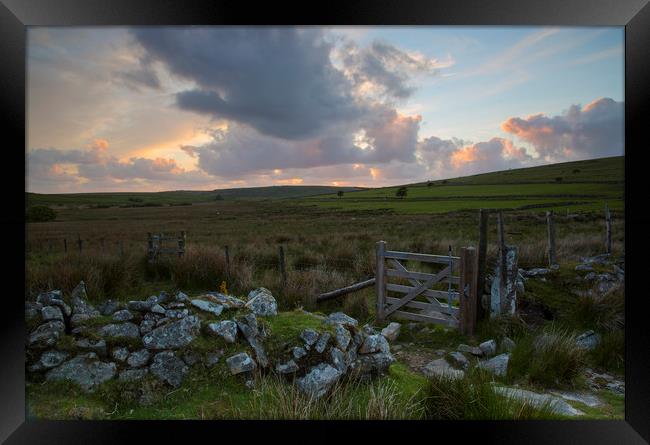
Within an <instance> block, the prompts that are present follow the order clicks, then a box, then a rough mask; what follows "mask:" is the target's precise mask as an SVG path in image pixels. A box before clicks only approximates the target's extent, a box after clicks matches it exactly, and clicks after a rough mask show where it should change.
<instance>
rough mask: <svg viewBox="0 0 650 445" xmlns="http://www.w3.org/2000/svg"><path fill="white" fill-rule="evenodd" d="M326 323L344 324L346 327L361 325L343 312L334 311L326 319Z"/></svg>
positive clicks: (324, 321)
mask: <svg viewBox="0 0 650 445" xmlns="http://www.w3.org/2000/svg"><path fill="white" fill-rule="evenodd" d="M323 323H325V324H342V325H343V326H345V327H349V328H354V327H356V326H358V325H359V322H358V321H357V320H355V319H354V318H352V317H350V316H349V315H346V314H344V313H343V312H334V313H332V314H329V315H328V316H327V318H325V320H323Z"/></svg>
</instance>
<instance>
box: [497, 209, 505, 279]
mask: <svg viewBox="0 0 650 445" xmlns="http://www.w3.org/2000/svg"><path fill="white" fill-rule="evenodd" d="M503 226H504V223H503V213H502V212H499V213H497V243H498V245H499V262H500V263H501V277H500V278H501V283H505V282H506V273H507V272H506V268H507V264H506V239H505V235H504V230H505V229H504V227H503Z"/></svg>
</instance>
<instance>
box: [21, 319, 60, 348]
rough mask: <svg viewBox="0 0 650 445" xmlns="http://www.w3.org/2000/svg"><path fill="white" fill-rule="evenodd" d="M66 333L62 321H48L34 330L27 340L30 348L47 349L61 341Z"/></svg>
mask: <svg viewBox="0 0 650 445" xmlns="http://www.w3.org/2000/svg"><path fill="white" fill-rule="evenodd" d="M64 332H65V325H64V324H63V322H61V321H48V322H46V323H43V324H42V325H40V326H38V327H37V328H36V329H34V330H33V331H32V332H31V334H29V337H28V339H27V342H28V345H29V346H30V347H41V348H46V347H48V346H53V345H55V344H56V342H57V341H59V338H60V337H61V335H62V334H63V333H64Z"/></svg>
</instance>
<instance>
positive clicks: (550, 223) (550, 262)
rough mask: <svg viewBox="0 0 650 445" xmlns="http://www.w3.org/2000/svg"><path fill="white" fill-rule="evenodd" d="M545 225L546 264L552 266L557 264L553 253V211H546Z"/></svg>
mask: <svg viewBox="0 0 650 445" xmlns="http://www.w3.org/2000/svg"><path fill="white" fill-rule="evenodd" d="M546 226H547V231H548V265H549V266H551V267H553V265H555V264H557V258H556V255H555V223H554V222H553V211H552V210H551V211H548V212H546Z"/></svg>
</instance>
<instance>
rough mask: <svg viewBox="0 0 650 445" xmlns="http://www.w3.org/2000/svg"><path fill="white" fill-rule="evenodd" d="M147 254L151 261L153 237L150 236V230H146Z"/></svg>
mask: <svg viewBox="0 0 650 445" xmlns="http://www.w3.org/2000/svg"><path fill="white" fill-rule="evenodd" d="M147 255H148V256H149V262H150V263H151V262H152V261H153V237H152V236H151V232H147Z"/></svg>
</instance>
